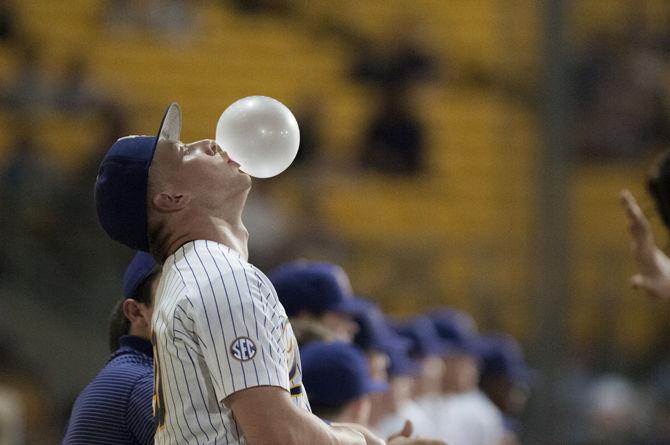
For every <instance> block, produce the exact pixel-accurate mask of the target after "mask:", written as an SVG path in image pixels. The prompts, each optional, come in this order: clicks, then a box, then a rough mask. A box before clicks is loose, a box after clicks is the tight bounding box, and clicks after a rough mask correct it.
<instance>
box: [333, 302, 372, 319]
mask: <svg viewBox="0 0 670 445" xmlns="http://www.w3.org/2000/svg"><path fill="white" fill-rule="evenodd" d="M367 308H368V306H367V305H366V303H365V302H363V301H362V300H359V299H358V298H344V299H342V300H341V301H339V302H338V303H337V304H336V305H335V306H333V307H331V308H329V310H331V311H333V312H339V313H341V314H345V315H352V316H353V315H356V314H359V313H361V312H362V311H365V310H366V309H367Z"/></svg>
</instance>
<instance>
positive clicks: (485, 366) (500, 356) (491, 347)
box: [480, 334, 531, 383]
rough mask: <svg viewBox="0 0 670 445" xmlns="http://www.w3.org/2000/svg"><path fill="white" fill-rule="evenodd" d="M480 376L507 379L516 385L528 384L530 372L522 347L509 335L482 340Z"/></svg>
mask: <svg viewBox="0 0 670 445" xmlns="http://www.w3.org/2000/svg"><path fill="white" fill-rule="evenodd" d="M480 351H481V364H480V376H481V378H482V379H485V378H487V377H499V376H503V377H507V378H509V379H510V380H511V381H513V382H516V383H528V382H529V380H530V374H531V372H530V370H529V368H528V366H527V364H526V361H525V359H524V357H523V350H522V349H521V345H519V343H518V342H517V341H516V340H515V339H514V338H513V337H510V336H509V335H501V334H496V335H487V336H483V337H482V338H481V346H480Z"/></svg>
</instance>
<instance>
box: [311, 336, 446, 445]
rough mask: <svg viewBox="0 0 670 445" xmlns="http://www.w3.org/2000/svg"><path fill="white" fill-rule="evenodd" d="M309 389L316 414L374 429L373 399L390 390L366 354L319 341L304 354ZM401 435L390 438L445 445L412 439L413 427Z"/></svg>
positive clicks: (411, 444) (407, 425) (405, 443)
mask: <svg viewBox="0 0 670 445" xmlns="http://www.w3.org/2000/svg"><path fill="white" fill-rule="evenodd" d="M302 354H303V366H304V379H305V385H306V387H307V388H308V394H309V397H310V401H311V403H312V407H313V409H314V413H315V414H316V415H318V416H319V417H321V418H322V419H326V420H328V421H332V422H341V423H344V424H352V423H355V424H359V425H364V426H369V425H370V413H371V409H372V400H371V395H373V394H379V393H385V392H387V391H388V390H389V386H388V384H387V383H386V382H384V381H382V380H378V379H375V378H373V377H372V376H371V373H370V369H369V366H368V362H367V360H366V358H365V354H364V353H363V351H361V350H360V349H359V348H357V347H356V346H354V345H352V344H350V343H347V342H343V341H336V342H320V341H315V342H312V343H310V344H308V345H306V346H305V347H304V348H303V350H302ZM401 427H402V428H401V430H402V431H401V433H396V434H394V435H391V436H390V437H389V441H388V443H389V444H393V445H401V444H402V445H442V444H444V442H442V441H440V440H433V439H423V438H410V437H409V436H410V435H411V434H412V429H413V426H412V423H411V422H408V421H406V422H404V425H401Z"/></svg>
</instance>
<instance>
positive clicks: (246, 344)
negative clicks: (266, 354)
mask: <svg viewBox="0 0 670 445" xmlns="http://www.w3.org/2000/svg"><path fill="white" fill-rule="evenodd" d="M230 353H231V354H232V355H233V357H235V358H236V359H237V360H239V361H241V362H246V361H247V360H251V359H252V358H254V356H255V355H256V345H255V344H254V342H253V341H251V339H250V338H248V337H238V338H236V339H235V341H234V342H233V344H232V345H230Z"/></svg>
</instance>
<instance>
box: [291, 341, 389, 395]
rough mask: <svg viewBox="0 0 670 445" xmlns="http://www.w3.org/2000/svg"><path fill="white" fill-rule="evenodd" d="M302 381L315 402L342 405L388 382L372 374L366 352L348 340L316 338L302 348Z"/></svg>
mask: <svg viewBox="0 0 670 445" xmlns="http://www.w3.org/2000/svg"><path fill="white" fill-rule="evenodd" d="M300 357H301V361H302V381H303V383H304V385H305V390H306V391H307V396H308V398H309V400H310V402H312V403H318V404H321V405H325V406H338V405H342V404H344V403H347V402H349V401H352V400H355V399H357V398H359V397H362V396H364V395H366V394H370V393H374V392H384V391H386V390H388V385H387V384H386V383H385V382H382V381H380V380H375V379H373V378H372V377H370V369H369V367H368V361H367V359H366V358H365V355H364V354H363V352H362V351H361V350H360V349H358V348H357V347H355V346H354V345H352V344H350V343H346V342H341V341H338V342H332V343H329V342H320V341H318V342H312V343H310V344H308V345H307V346H305V347H304V348H302V349H301V351H300Z"/></svg>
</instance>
